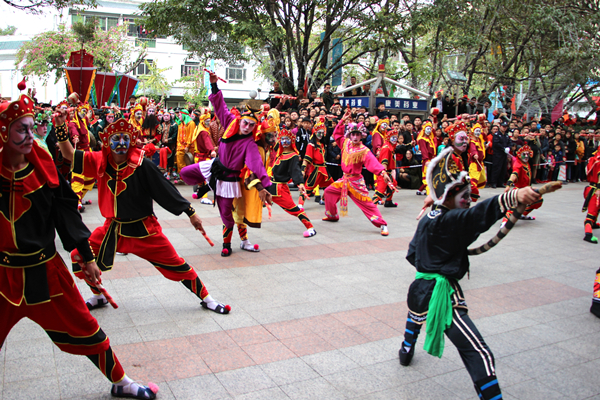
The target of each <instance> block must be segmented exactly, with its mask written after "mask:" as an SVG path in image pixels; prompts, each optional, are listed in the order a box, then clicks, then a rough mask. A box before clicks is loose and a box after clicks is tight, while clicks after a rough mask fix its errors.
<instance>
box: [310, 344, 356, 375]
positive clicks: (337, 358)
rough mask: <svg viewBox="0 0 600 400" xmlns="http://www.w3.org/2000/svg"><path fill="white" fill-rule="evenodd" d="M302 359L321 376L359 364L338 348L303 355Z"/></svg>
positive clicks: (349, 368)
mask: <svg viewBox="0 0 600 400" xmlns="http://www.w3.org/2000/svg"><path fill="white" fill-rule="evenodd" d="M302 360H303V361H304V362H305V363H307V364H308V365H309V366H310V367H311V368H312V369H314V370H315V371H316V372H317V373H318V374H319V375H321V376H326V375H330V374H335V373H338V372H343V371H348V370H351V369H355V368H357V367H358V366H359V365H358V364H357V363H356V362H354V361H352V360H351V359H350V358H349V357H348V356H346V355H345V354H344V353H342V352H341V351H340V350H330V351H325V352H322V353H315V354H311V355H307V356H303V357H302Z"/></svg>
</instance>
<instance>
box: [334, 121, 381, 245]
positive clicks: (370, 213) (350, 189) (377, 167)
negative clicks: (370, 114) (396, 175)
mask: <svg viewBox="0 0 600 400" xmlns="http://www.w3.org/2000/svg"><path fill="white" fill-rule="evenodd" d="M350 117H351V112H350V110H348V111H346V113H345V114H344V116H343V118H342V119H341V120H340V122H339V123H338V124H337V126H336V127H335V129H334V131H333V139H334V140H335V141H336V143H337V145H338V146H339V147H340V149H342V164H341V166H342V171H343V172H344V176H343V177H342V178H341V179H339V180H337V181H335V182H334V183H333V184H332V185H330V186H329V187H328V188H327V189H325V218H323V221H331V222H336V221H338V220H339V219H340V217H339V215H338V212H337V202H338V201H339V202H340V208H341V210H340V212H341V214H342V216H344V215H347V214H348V196H350V197H351V198H352V200H353V201H354V203H355V204H356V205H357V206H358V208H360V209H361V210H362V212H364V213H365V216H366V217H367V218H368V219H369V221H371V223H372V224H373V225H375V226H376V227H378V228H381V234H382V235H383V236H388V235H389V232H388V227H387V222H385V220H384V219H383V217H382V216H381V213H380V212H379V209H378V208H377V206H376V205H375V204H373V200H371V198H370V197H369V191H368V190H367V187H366V185H365V179H364V178H363V176H362V174H361V172H362V168H363V166H364V167H365V168H366V169H367V170H369V171H370V172H372V173H373V174H376V175H383V177H384V179H385V181H386V182H388V183H391V181H392V180H391V178H390V177H389V176H388V174H387V172H385V167H384V166H383V165H381V164H380V163H379V161H377V159H376V158H375V156H374V155H373V153H371V151H370V150H369V148H368V147H366V146H365V145H364V144H362V142H361V139H362V131H361V129H360V128H359V126H358V125H357V124H354V123H352V124H349V125H348V128H347V129H348V136H349V138H347V137H346V136H345V135H344V128H345V126H346V123H347V122H348V121H349V120H350Z"/></svg>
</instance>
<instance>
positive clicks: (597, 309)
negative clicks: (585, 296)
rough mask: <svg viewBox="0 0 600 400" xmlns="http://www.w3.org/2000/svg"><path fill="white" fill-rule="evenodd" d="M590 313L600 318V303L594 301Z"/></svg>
mask: <svg viewBox="0 0 600 400" xmlns="http://www.w3.org/2000/svg"><path fill="white" fill-rule="evenodd" d="M590 312H591V313H592V314H594V315H595V316H596V317H598V318H600V302H598V301H592V306H591V307H590Z"/></svg>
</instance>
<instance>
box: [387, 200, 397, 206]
mask: <svg viewBox="0 0 600 400" xmlns="http://www.w3.org/2000/svg"><path fill="white" fill-rule="evenodd" d="M383 206H384V207H398V204H397V203H394V202H391V201H386V202H385V203H383Z"/></svg>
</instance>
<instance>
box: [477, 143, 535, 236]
mask: <svg viewBox="0 0 600 400" xmlns="http://www.w3.org/2000/svg"><path fill="white" fill-rule="evenodd" d="M531 157H533V150H531V148H530V147H529V146H528V145H524V146H521V148H520V149H518V150H517V157H516V158H515V160H514V162H513V170H512V174H510V178H508V184H507V185H506V189H504V191H505V192H508V191H509V190H510V189H511V188H515V187H516V188H518V189H520V188H525V187H528V186H531V169H530V168H529V159H530V158H531ZM471 181H472V180H471ZM543 203H544V199H542V198H540V199H539V200H537V201H535V202H533V203H531V204H529V205H528V206H527V208H526V209H525V211H524V212H523V214H521V219H524V220H527V221H533V220H534V219H535V217H532V216H531V215H529V213H530V212H532V211H533V210H537V209H538V208H540V207H541V206H542V204H543ZM511 214H512V211H511V210H508V211H507V212H506V215H505V216H504V218H502V225H501V227H504V225H505V224H506V221H508V218H509V217H510V215H511Z"/></svg>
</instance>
